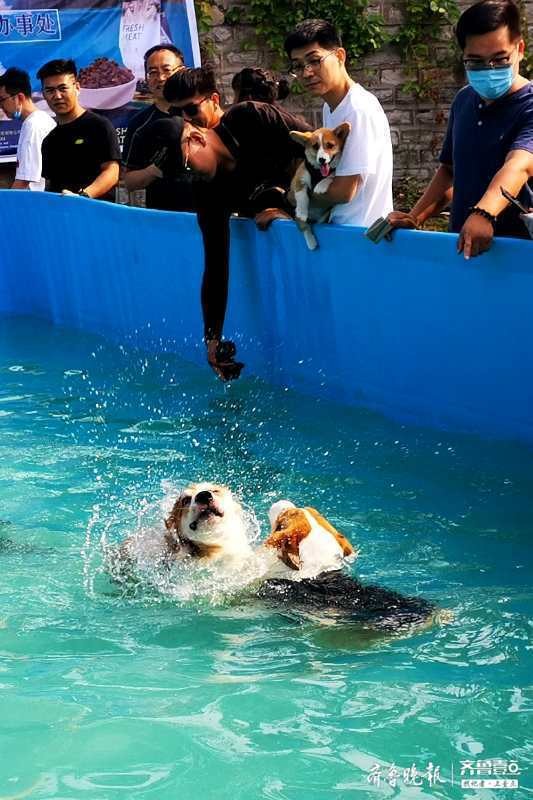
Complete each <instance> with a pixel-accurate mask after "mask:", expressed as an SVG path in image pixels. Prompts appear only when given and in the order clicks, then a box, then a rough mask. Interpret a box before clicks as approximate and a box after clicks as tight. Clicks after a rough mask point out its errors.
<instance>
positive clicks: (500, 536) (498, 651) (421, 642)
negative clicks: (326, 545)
mask: <svg viewBox="0 0 533 800" xmlns="http://www.w3.org/2000/svg"><path fill="white" fill-rule="evenodd" d="M201 477H206V478H212V479H216V480H221V481H226V482H228V484H229V485H231V486H232V487H233V488H234V489H235V490H236V491H238V492H239V494H240V496H241V497H242V499H243V501H244V503H245V505H246V507H247V508H249V509H253V511H254V512H255V513H256V515H257V519H258V520H259V521H260V523H261V526H262V532H263V534H264V533H265V532H266V525H265V522H266V510H267V508H268V506H269V504H270V503H271V502H272V500H273V499H277V498H279V497H290V498H292V499H294V500H295V501H297V502H302V503H310V504H313V505H315V506H316V507H318V508H319V509H320V510H322V511H323V512H324V513H325V514H326V515H327V516H328V517H329V518H330V519H331V520H332V522H333V523H334V524H335V525H336V526H337V527H338V528H339V529H340V530H341V531H343V532H344V533H345V534H346V535H347V536H348V537H349V538H350V539H351V540H352V541H354V542H356V543H357V544H358V545H359V546H360V548H361V556H360V558H359V561H358V562H357V566H356V573H357V574H358V575H359V576H360V577H361V578H362V579H364V580H366V581H372V582H376V583H380V584H383V585H386V586H390V587H392V588H395V589H398V590H400V591H402V592H405V593H419V594H421V595H423V596H425V597H428V598H429V599H432V600H435V601H436V602H437V603H439V604H440V605H442V606H443V607H445V608H450V609H453V611H454V614H455V620H454V622H453V623H452V624H450V625H447V626H443V627H437V628H434V629H432V630H430V631H426V632H423V633H421V634H419V635H417V636H414V637H411V638H405V639H392V640H391V639H381V640H377V641H369V640H368V637H365V635H364V634H363V633H362V632H361V631H360V630H358V629H357V628H356V627H355V626H352V625H350V624H347V623H339V622H337V623H336V624H331V620H327V619H321V618H319V617H316V616H310V615H303V614H297V613H294V614H292V613H283V614H281V613H277V612H276V611H275V610H273V609H270V608H265V607H264V606H261V605H260V604H259V603H258V602H254V601H252V600H251V599H250V598H246V597H242V596H241V595H240V594H238V593H237V594H236V595H234V596H232V593H231V591H227V587H226V590H225V591H223V592H218V591H217V589H216V588H214V589H213V591H212V592H210V593H209V594H207V595H202V593H201V592H198V591H197V590H196V589H197V587H196V586H195V584H194V582H191V584H190V585H189V586H186V587H185V590H184V592H183V593H182V595H181V596H180V597H176V595H174V594H168V593H165V591H164V590H163V589H162V590H161V591H157V590H154V588H153V587H145V588H141V590H139V591H137V592H136V593H134V594H132V595H123V594H122V593H121V592H120V591H119V590H118V589H117V587H113V586H112V585H110V584H109V582H107V581H106V579H105V577H104V576H103V575H102V574H101V573H100V566H101V557H100V547H99V545H100V541H101V539H102V537H105V538H107V539H110V540H112V541H115V540H118V539H119V538H120V537H121V536H124V535H126V534H127V533H128V532H129V531H131V530H132V529H134V528H135V526H136V525H137V524H138V523H139V520H143V521H144V520H147V519H148V520H149V521H152V519H153V520H154V521H155V520H156V518H157V509H158V503H159V501H160V499H161V497H162V496H163V494H164V492H165V485H166V484H164V483H163V484H162V482H164V481H167V482H171V483H172V484H174V485H180V484H181V483H182V482H188V481H189V480H190V479H194V478H201ZM532 493H533V475H532V470H531V449H530V448H529V447H528V446H527V445H525V444H519V443H505V442H496V441H484V440H482V439H480V438H478V437H476V436H470V435H468V436H467V435H460V434H456V435H452V434H447V433H442V432H436V431H434V430H430V429H428V428H421V427H414V426H412V427H409V426H404V425H401V424H399V423H395V422H391V421H389V420H387V419H385V418H384V417H382V416H380V415H378V414H376V413H374V412H369V411H364V410H358V409H347V408H343V407H341V406H338V405H335V404H333V403H331V402H330V401H328V400H327V399H324V398H322V399H311V398H309V397H304V396H302V395H299V394H298V393H296V392H294V391H291V390H284V389H282V388H272V387H271V386H268V385H266V384H265V383H264V382H263V381H261V380H260V379H258V378H256V379H253V378H250V377H246V378H244V379H243V380H241V381H239V382H238V383H236V384H235V385H232V386H230V387H224V386H222V385H221V384H220V383H218V382H216V381H215V380H214V378H213V377H212V376H211V374H210V373H209V372H208V371H207V370H205V369H204V368H203V367H202V368H200V367H196V366H194V365H191V364H189V363H186V362H184V361H182V360H180V359H179V358H178V357H177V356H173V355H170V354H154V353H149V352H145V351H143V350H138V349H136V348H135V347H134V346H133V343H128V342H126V343H123V344H113V343H110V342H109V341H107V340H105V339H103V338H101V337H97V336H95V335H92V334H86V333H81V332H79V331H78V332H77V331H74V330H72V329H69V328H65V329H63V328H59V327H54V326H52V325H50V324H48V323H45V322H38V321H36V320H34V319H28V318H21V317H12V316H7V317H6V316H4V317H2V318H0V509H1V511H0V563H1V565H2V573H3V580H2V584H1V586H2V588H1V604H0V684H1V694H0V720H1V722H0V752H1V754H2V758H1V759H0V796H5V797H32V798H69V799H70V798H94V799H95V800H115V798H150V797H154V798H158V800H167V798H168V799H169V800H170V798H172V799H174V798H184V799H185V800H189V798H197V797H200V798H213V800H214V799H215V798H216V799H217V800H219V798H223V800H225V798H231V800H237V799H239V800H240V799H241V798H242V799H243V800H244V799H245V798H246V800H249V799H250V798H268V799H269V800H303V799H304V798H305V799H306V800H307V798H317V800H322V798H336V799H337V798H338V799H339V800H345V798H346V799H347V798H371V797H372V798H375V797H381V796H383V797H391V796H393V795H394V796H400V797H402V798H409V797H415V796H416V797H417V798H420V797H442V798H463V797H487V798H490V797H494V798H496V797H499V796H501V794H502V793H501V792H499V791H498V790H496V789H494V790H486V791H484V792H483V793H480V792H479V790H475V789H464V788H461V787H460V780H461V774H460V773H461V766H462V762H469V761H470V762H473V766H474V768H477V767H476V764H477V762H478V761H480V760H484V759H488V760H489V761H490V769H491V770H492V771H493V772H494V770H496V769H500V772H501V770H503V769H504V766H503V765H504V762H505V768H506V769H507V775H506V776H505V777H506V778H514V779H517V780H518V781H519V784H520V787H521V788H520V789H518V790H515V791H514V792H513V793H512V796H513V797H520V798H521V797H529V796H531V793H532V791H533V783H532V781H531V760H532V748H531V726H530V718H531V708H532V689H531V675H532V674H533V670H532V663H531V661H532V659H531V618H532V610H533V608H532V606H533V603H532V594H533V593H532V589H531V567H532V553H531V550H532V547H531V496H532ZM326 623H328V624H326ZM498 759H499V760H500V762H498V761H497V760H498ZM498 763H499V765H498ZM376 764H378V765H381V767H382V772H381V777H380V785H379V786H377V785H375V784H373V783H371V782H369V778H370V779H371V778H372V777H373V776H375V778H376V780H377V774H376V772H375V771H373V769H374V765H376ZM429 764H432V765H433V767H434V768H436V767H439V768H440V778H441V779H442V781H443V783H440V782H437V783H436V784H435V785H434V786H430V780H429V775H432V776H434V774H435V771H434V770H433V771H430V773H428V772H427V768H428V765H429ZM413 765H414V768H415V770H416V771H417V772H416V773H415V772H414V771H411V773H410V774H409V775H407V776H404V774H403V772H402V770H403V769H404V768H405V769H408V768H412V767H413ZM463 767H464V765H463ZM393 768H394V769H398V770H399V771H400V775H399V776H397V778H396V782H397V786H396V788H393V787H392V786H391V781H393V780H394V775H395V772H394V769H393ZM484 769H485V774H483V775H482V777H483V778H485V779H488V777H489V775H488V774H487V769H488V767H487V765H485V767H484ZM515 769H518V770H519V771H520V774H519V775H518V776H515V775H514V770H515ZM452 771H453V774H452ZM465 776H466V777H470V775H469V771H468V769H466V771H465ZM465 776H463V777H465ZM405 777H407V778H408V779H410V780H411V781H413V780H414V781H420V782H421V784H422V785H421V786H419V787H417V786H415V785H412V784H411V785H410V784H409V780H408V782H407V783H406V782H405V780H404V779H405ZM471 777H472V778H476V777H477V776H476V774H475V772H474V773H473V775H472V776H471ZM493 777H494V776H493ZM452 778H453V784H452ZM505 796H510V795H509V794H507V795H505Z"/></svg>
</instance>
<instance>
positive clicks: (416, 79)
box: [392, 0, 459, 103]
mask: <svg viewBox="0 0 533 800" xmlns="http://www.w3.org/2000/svg"><path fill="white" fill-rule="evenodd" d="M458 17H459V6H458V5H457V2H456V0H406V2H405V6H404V19H403V23H402V26H401V29H400V31H399V32H398V33H397V34H396V36H394V37H393V39H392V43H393V44H395V45H396V46H397V47H398V49H399V51H400V56H401V58H402V61H403V62H404V64H405V69H406V76H407V79H406V81H405V83H404V86H403V91H404V92H408V93H410V94H414V95H415V96H416V97H418V98H430V99H432V100H433V101H434V102H435V103H438V102H439V99H440V87H441V86H442V83H443V78H444V77H445V74H446V73H447V72H448V71H449V70H450V69H451V68H452V66H453V62H454V60H455V58H456V54H455V48H454V46H453V45H450V47H449V48H441V49H440V50H439V49H437V48H436V44H437V43H438V42H439V41H440V40H441V39H442V35H443V32H444V30H445V29H446V28H451V27H452V25H453V24H454V22H455V21H456V20H457V18H458Z"/></svg>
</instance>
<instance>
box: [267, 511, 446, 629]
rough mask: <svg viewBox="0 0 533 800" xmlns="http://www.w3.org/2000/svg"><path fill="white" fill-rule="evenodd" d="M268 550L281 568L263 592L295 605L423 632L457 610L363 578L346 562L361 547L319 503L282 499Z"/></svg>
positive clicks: (273, 571)
mask: <svg viewBox="0 0 533 800" xmlns="http://www.w3.org/2000/svg"><path fill="white" fill-rule="evenodd" d="M269 519H270V524H271V533H270V536H269V537H268V538H267V539H266V541H265V547H266V548H267V549H273V550H274V551H275V552H276V555H277V562H278V567H277V569H276V567H275V566H274V567H272V566H271V567H270V570H269V574H268V575H267V576H266V579H265V580H263V582H262V583H261V585H260V586H259V589H258V592H257V596H258V597H259V598H260V599H262V600H265V601H267V602H268V603H272V604H275V605H276V606H279V605H281V606H288V607H290V608H291V609H296V608H302V609H305V610H307V611H309V610H311V611H319V612H329V613H333V614H334V615H335V616H336V617H338V616H342V617H344V618H345V619H347V620H350V621H353V622H358V623H361V624H362V625H363V626H364V627H365V628H371V629H375V630H381V631H384V632H389V633H391V632H396V633H404V632H405V631H406V630H413V631H422V630H425V629H427V628H429V627H430V626H431V625H433V624H434V623H439V624H447V623H449V622H451V621H453V613H451V612H450V611H448V610H445V609H438V608H437V607H436V606H435V604H434V603H432V602H431V601H429V600H425V599H424V598H422V597H411V596H405V595H402V594H400V593H399V592H395V591H392V590H390V589H386V588H384V587H381V586H371V585H366V584H363V583H361V582H360V581H359V580H358V579H357V578H355V577H354V576H352V575H350V574H347V573H346V572H345V571H344V570H343V567H344V566H345V565H346V564H347V563H349V562H350V561H353V560H354V559H355V558H356V557H357V556H358V550H357V548H355V547H353V545H352V544H351V543H350V542H349V541H348V540H347V539H346V537H344V536H343V535H342V534H341V533H339V532H338V531H337V530H336V529H335V528H334V527H333V526H332V525H331V524H330V523H329V522H328V521H327V520H326V519H325V518H324V517H323V516H322V515H321V514H319V513H318V511H315V509H313V508H296V506H295V505H294V503H291V502H289V501H288V500H280V501H279V502H277V503H274V505H273V506H271V508H270V511H269Z"/></svg>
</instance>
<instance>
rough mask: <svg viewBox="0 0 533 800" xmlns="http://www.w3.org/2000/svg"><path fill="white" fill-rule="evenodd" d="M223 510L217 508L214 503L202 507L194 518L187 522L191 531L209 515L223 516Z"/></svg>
mask: <svg viewBox="0 0 533 800" xmlns="http://www.w3.org/2000/svg"><path fill="white" fill-rule="evenodd" d="M223 516H224V512H223V511H221V510H220V509H219V508H217V507H216V506H215V505H209V506H207V507H206V508H203V509H202V510H201V511H200V513H199V514H198V516H197V517H196V519H193V521H192V522H190V523H189V528H190V529H191V531H195V530H196V529H197V527H198V525H199V523H200V522H203V521H204V520H206V519H209V518H210V517H223Z"/></svg>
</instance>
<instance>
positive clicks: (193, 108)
mask: <svg viewBox="0 0 533 800" xmlns="http://www.w3.org/2000/svg"><path fill="white" fill-rule="evenodd" d="M208 99H209V98H208V96H207V95H206V96H205V97H202V99H201V100H197V101H196V103H187V105H185V106H181V108H180V111H181V113H182V114H185V115H186V116H187V117H196V116H197V115H198V112H199V110H200V106H201V105H202V103H205V101H206V100H208Z"/></svg>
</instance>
